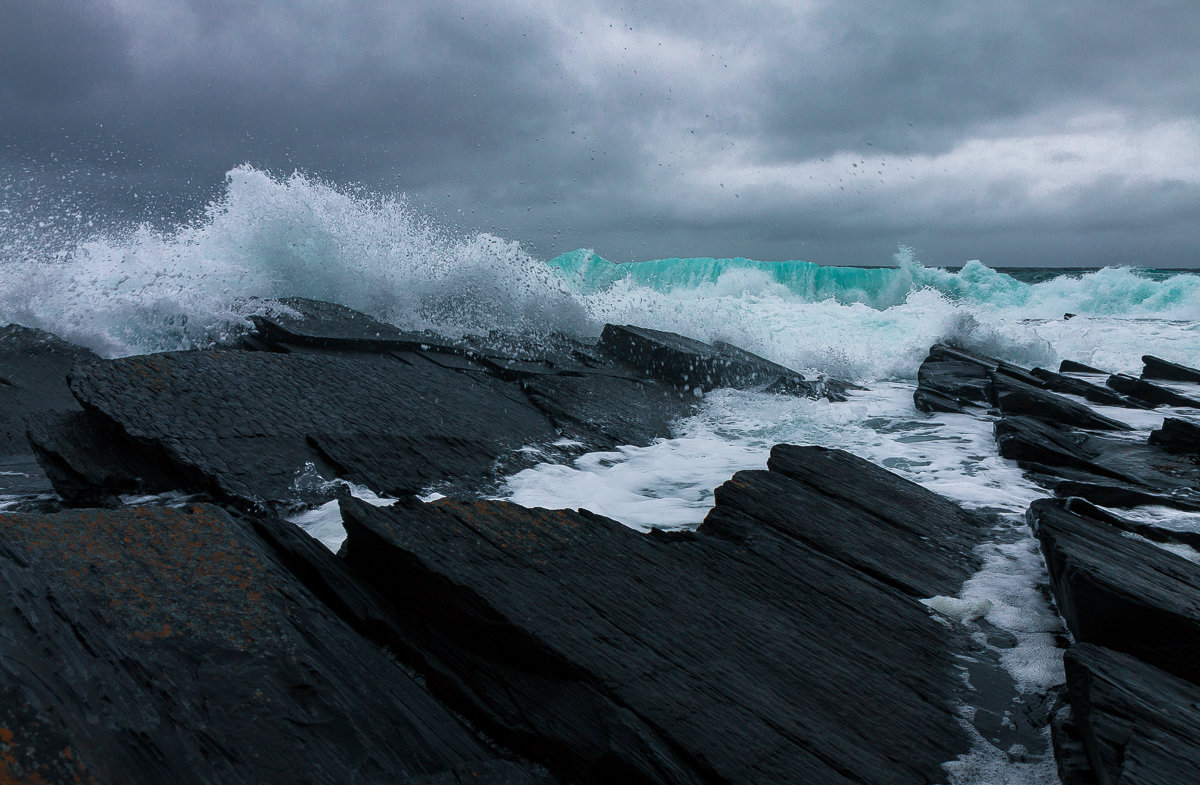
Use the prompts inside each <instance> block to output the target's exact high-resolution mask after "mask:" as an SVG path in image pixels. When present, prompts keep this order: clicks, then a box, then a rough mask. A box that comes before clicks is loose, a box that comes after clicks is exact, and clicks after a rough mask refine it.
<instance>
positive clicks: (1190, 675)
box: [1029, 499, 1200, 682]
mask: <svg viewBox="0 0 1200 785" xmlns="http://www.w3.org/2000/svg"><path fill="white" fill-rule="evenodd" d="M1029 523H1030V526H1031V527H1033V529H1034V532H1035V533H1036V535H1037V538H1038V540H1039V541H1040V542H1041V545H1042V553H1043V554H1044V555H1045V558H1046V566H1047V568H1048V569H1049V571H1050V581H1051V587H1052V589H1053V591H1054V598H1055V601H1056V602H1057V604H1058V609H1059V611H1060V612H1061V613H1062V615H1063V618H1064V619H1065V620H1066V622H1067V626H1068V627H1069V628H1070V630H1071V632H1072V634H1073V635H1074V636H1075V640H1076V641H1079V642H1082V643H1094V644H1096V645H1099V646H1105V647H1107V648H1111V649H1116V650H1117V651H1122V652H1125V653H1127V654H1131V655H1133V656H1135V657H1137V658H1138V659H1141V660H1143V661H1144V662H1146V663H1149V664H1151V665H1153V666H1155V667H1157V668H1161V669H1163V670H1165V671H1168V672H1170V673H1172V674H1174V675H1176V676H1179V677H1180V678H1184V679H1187V680H1189V681H1192V682H1195V681H1197V680H1198V679H1200V565H1198V564H1195V563H1193V562H1190V561H1188V560H1187V559H1184V558H1182V557H1180V556H1176V555H1175V554H1173V553H1170V552H1169V551H1165V550H1163V549H1162V548H1159V547H1158V546H1156V545H1153V544H1151V543H1148V542H1144V541H1141V540H1138V539H1134V538H1131V537H1129V536H1127V535H1125V534H1123V533H1122V532H1121V531H1119V530H1118V529H1116V528H1115V527H1113V526H1112V525H1110V524H1109V523H1107V522H1105V521H1102V520H1097V519H1095V518H1089V517H1084V516H1083V515H1081V514H1080V513H1079V508H1075V509H1074V510H1072V509H1069V508H1068V505H1067V503H1066V502H1064V501H1063V500H1061V499H1044V500H1039V501H1037V502H1034V504H1033V505H1032V506H1031V507H1030V508H1029Z"/></svg>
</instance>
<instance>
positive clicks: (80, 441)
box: [27, 410, 185, 507]
mask: <svg viewBox="0 0 1200 785" xmlns="http://www.w3.org/2000/svg"><path fill="white" fill-rule="evenodd" d="M27 425H28V429H29V431H28V432H29V441H30V443H31V444H32V445H33V448H34V451H35V453H36V454H37V459H38V461H39V462H40V464H41V466H42V469H43V470H44V471H45V472H46V475H47V476H48V477H49V478H50V479H51V481H52V482H53V483H54V489H55V490H56V491H57V492H58V494H59V495H60V496H62V498H63V501H64V502H65V503H66V504H67V505H68V506H72V507H89V506H93V507H106V506H112V505H115V504H117V503H118V502H117V498H116V497H117V495H118V494H152V493H161V492H163V491H168V490H172V489H174V488H180V487H183V486H184V485H185V481H184V480H182V479H181V478H179V477H177V476H175V475H173V474H172V473H171V471H170V465H171V464H170V461H168V460H166V459H165V456H164V455H163V454H162V451H161V450H154V449H145V448H143V447H142V446H141V445H138V444H135V443H133V442H132V441H131V440H130V439H129V437H128V436H126V435H125V433H123V432H122V431H121V429H120V428H118V427H117V426H116V425H115V424H114V423H112V422H111V421H107V420H105V419H103V418H99V417H91V416H88V414H87V413H85V412H83V411H78V410H76V411H51V412H39V413H36V414H31V415H30V416H29V419H28V422H27Z"/></svg>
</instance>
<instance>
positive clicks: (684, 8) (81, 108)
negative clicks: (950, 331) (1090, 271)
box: [0, 0, 1200, 264]
mask: <svg viewBox="0 0 1200 785" xmlns="http://www.w3.org/2000/svg"><path fill="white" fill-rule="evenodd" d="M0 2H2V3H3V7H4V9H5V10H4V19H3V21H4V24H0V97H2V98H3V101H4V104H5V106H4V112H3V116H2V118H0V140H2V144H3V147H2V148H0V156H2V157H3V158H2V160H0V169H3V171H5V172H8V173H9V175H8V176H14V177H15V176H17V175H13V174H11V173H12V172H14V171H24V172H28V171H36V172H41V173H42V174H43V176H44V177H47V178H54V177H61V172H63V171H67V172H74V173H75V175H74V176H73V177H72V178H67V179H69V180H70V181H71V187H72V188H75V189H77V190H85V191H86V190H88V189H92V190H94V191H96V192H97V193H101V192H102V193H103V194H104V196H103V199H106V200H107V201H108V203H109V206H110V207H111V208H112V209H114V210H115V209H121V210H127V211H130V214H134V213H135V212H136V210H135V209H134V207H135V206H136V207H138V208H139V209H141V210H143V212H145V211H149V212H153V211H154V210H155V209H158V210H160V211H162V210H168V211H169V210H178V209H183V208H187V207H189V206H190V207H192V208H195V207H196V206H197V205H199V204H202V203H203V202H204V201H205V200H207V199H209V198H211V197H212V196H213V195H214V194H215V193H216V192H217V189H218V188H219V186H220V183H221V181H222V177H223V174H224V172H225V171H226V170H228V169H229V168H230V167H232V166H234V165H237V164H239V163H242V162H250V163H252V164H254V165H256V166H259V167H263V168H268V169H270V170H272V171H276V172H279V173H282V174H286V173H288V172H290V171H292V170H293V169H297V168H298V169H302V170H305V171H308V172H312V173H315V174H318V175H321V176H323V177H326V178H329V179H331V180H334V181H337V182H362V183H365V184H367V185H368V186H369V187H372V188H375V189H378V190H382V191H399V190H404V191H407V192H409V193H411V194H412V195H413V196H414V197H416V198H417V200H418V201H419V202H420V203H422V204H424V205H426V206H427V207H428V208H429V209H435V210H438V211H442V212H444V213H445V214H447V215H451V216H454V217H455V219H456V220H459V221H461V223H462V225H463V227H464V228H465V229H489V230H495V231H497V232H500V233H502V234H504V235H506V236H508V237H512V238H515V239H519V240H521V241H522V242H525V243H527V244H528V245H529V246H530V247H532V248H533V249H534V250H535V251H537V252H539V253H543V254H548V253H555V252H558V251H561V250H566V249H568V248H571V247H575V246H580V245H581V246H590V247H594V248H596V250H597V251H599V252H600V253H602V254H604V255H606V256H609V257H611V258H616V259H627V258H645V257H650V256H658V255H688V254H696V255H699V254H712V255H725V254H740V255H747V256H757V257H761V258H796V257H799V258H811V259H814V260H816V261H824V262H838V263H847V262H854V261H859V262H863V263H882V262H886V260H887V259H888V257H889V256H890V254H891V252H892V251H893V250H894V249H895V247H896V245H897V244H898V243H910V244H913V245H914V246H916V247H917V250H918V252H919V253H920V254H921V255H922V256H923V257H925V258H928V259H931V260H933V261H936V262H938V263H943V264H955V263H961V262H962V261H964V260H965V259H968V258H973V257H979V258H983V259H984V261H987V262H989V263H997V264H1006V263H1007V264H1016V263H1023V262H1024V263H1030V264H1037V263H1050V262H1055V261H1057V262H1060V263H1064V264H1079V263H1086V261H1087V260H1091V261H1093V262H1095V263H1119V262H1122V261H1142V262H1147V261H1149V262H1154V263H1196V262H1197V260H1198V258H1200V257H1198V256H1197V250H1198V249H1200V238H1198V237H1197V231H1196V230H1195V229H1194V228H1193V227H1192V220H1191V216H1193V215H1194V214H1195V213H1194V210H1195V208H1196V205H1197V202H1198V201H1200V200H1198V198H1197V195H1198V194H1200V160H1198V159H1197V157H1198V155H1200V153H1198V152H1197V143H1198V142H1200V127H1198V126H1197V117H1200V49H1198V48H1197V47H1196V46H1195V44H1194V42H1195V41H1196V40H1200V12H1197V11H1195V10H1194V5H1193V4H1191V3H1188V2H1178V3H1174V2H1157V3H1145V4H1128V3H1118V2H1113V1H1112V0H1105V1H1104V2H1096V3H1092V2H1087V3H1085V2H1077V3H1035V2H1025V1H1024V0H1020V1H1018V0H1012V1H1011V2H996V3H987V4H983V3H962V2H949V0H944V1H943V0H936V1H935V2H930V3H922V4H920V5H919V6H918V5H914V4H911V3H900V2H894V1H892V2H885V0H874V1H873V2H864V3H853V4H849V3H835V2H832V1H829V2H824V1H822V2H810V3H794V2H780V3H775V4H772V3H763V2H754V3H736V2H728V1H726V2H720V3H718V2H707V3H704V2H702V3H694V2H693V3H655V4H647V5H646V6H645V7H636V8H619V7H616V6H610V5H609V4H606V3H599V2H587V1H586V0H576V1H575V2H559V3H554V2H540V3H525V4H511V3H506V4H500V3H484V2H465V3H447V2H437V3H434V2H411V3H402V4H401V3H392V2H384V1H383V0H343V1H342V2H324V1H322V2H317V1H316V0H291V1H289V2H283V0H262V1H261V2H256V3H239V2H230V1H227V0H219V1H218V0H205V2H200V0H196V1H195V2H185V1H184V0H175V1H173V2H172V1H170V0H108V1H107V2H102V1H101V0H95V2H87V1H86V0H42V1H41V2H38V3H28V2H16V0H0ZM1176 158H1177V160H1176ZM134 194H137V197H136V199H137V200H140V201H139V202H138V204H137V205H134V204H133V201H131V200H134V196H133V195H134ZM147 195H150V196H149V197H148V196H147ZM150 197H153V198H150ZM97 198H99V197H97ZM164 206H165V207H164ZM1098 237H1107V238H1109V239H1110V242H1108V243H1098V241H1097V238H1098ZM1147 254H1157V255H1158V256H1159V257H1162V258H1160V259H1155V260H1147V259H1143V258H1141V257H1144V256H1146V255H1147ZM1134 257H1137V258H1136V259H1135V258H1134Z"/></svg>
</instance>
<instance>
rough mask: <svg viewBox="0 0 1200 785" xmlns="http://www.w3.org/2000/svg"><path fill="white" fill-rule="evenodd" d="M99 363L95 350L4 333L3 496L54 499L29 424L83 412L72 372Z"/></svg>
mask: <svg viewBox="0 0 1200 785" xmlns="http://www.w3.org/2000/svg"><path fill="white" fill-rule="evenodd" d="M95 359H98V358H97V356H96V355H95V354H94V353H93V352H92V351H91V350H89V349H85V348H83V347H82V346H76V345H74V344H72V343H68V342H67V341H64V340H63V339H61V338H59V337H58V336H56V335H53V334H51V333H48V332H45V331H44V330H37V329H33V328H30V327H22V326H20V325H17V324H10V325H7V326H6V327H3V328H0V495H12V496H16V495H22V496H28V497H31V498H32V497H39V496H40V497H46V496H52V495H53V493H52V490H53V486H52V484H51V482H50V480H49V478H47V476H46V474H45V472H44V471H43V470H42V468H41V467H40V465H39V463H38V461H37V458H36V456H35V455H34V451H33V448H32V447H31V445H30V444H29V441H28V438H27V436H26V420H27V418H29V417H30V416H32V415H36V414H40V413H43V412H51V411H67V412H78V411H79V410H80V407H79V403H78V402H77V401H76V400H75V397H74V396H73V395H71V391H70V389H69V388H68V387H67V372H68V371H70V369H71V367H72V366H74V365H75V364H76V363H79V362H86V361H88V360H95ZM51 506H53V503H52V504H51Z"/></svg>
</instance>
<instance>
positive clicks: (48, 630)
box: [0, 505, 552, 785]
mask: <svg viewBox="0 0 1200 785" xmlns="http://www.w3.org/2000/svg"><path fill="white" fill-rule="evenodd" d="M284 525H287V524H284ZM301 536H303V535H301ZM326 555H327V556H328V558H330V559H332V558H333V557H332V555H329V554H326ZM0 630H2V631H3V632H2V634H0V696H2V697H3V700H0V781H4V782H22V783H24V782H28V783H33V782H45V783H68V782H98V783H146V784H147V785H160V783H164V782H172V783H257V782H294V783H329V784H330V785H333V784H334V783H346V782H363V783H368V782H371V783H383V782H408V783H433V782H439V783H441V782H445V783H454V782H476V781H478V782H489V783H495V785H501V784H502V783H511V784H512V785H517V784H518V783H542V784H543V785H549V783H550V782H552V780H551V779H550V778H549V776H548V775H546V774H545V772H544V770H542V769H540V768H538V767H535V766H532V765H531V764H526V763H521V762H519V761H516V760H510V759H505V758H503V757H501V756H500V755H499V754H498V753H497V752H496V751H495V750H493V749H492V748H490V747H489V746H487V745H486V744H485V743H483V742H482V741H481V740H480V739H479V738H478V737H477V736H476V735H475V734H474V733H473V732H472V731H471V730H470V729H469V728H467V727H465V726H464V725H463V724H462V723H461V722H460V721H459V720H458V719H457V718H456V717H454V716H453V715H452V714H451V713H449V712H447V711H446V709H445V708H444V707H442V706H441V705H439V704H438V703H437V702H436V701H434V700H433V699H432V698H430V696H429V695H428V694H427V693H426V692H425V690H424V689H423V688H422V687H421V686H420V685H419V684H418V683H417V682H416V681H415V680H414V679H413V678H412V676H410V675H409V674H408V673H407V672H405V670H403V669H402V668H401V667H400V666H399V665H397V664H396V662H395V661H394V660H392V659H391V658H389V657H388V656H386V655H385V654H384V653H383V652H382V651H380V650H379V649H378V648H377V647H376V646H374V645H373V644H371V643H369V642H367V641H366V640H364V639H363V638H361V637H360V636H358V635H357V634H355V633H354V632H353V631H352V630H351V629H350V628H349V627H348V626H346V624H345V623H343V622H342V621H341V620H340V619H338V618H337V617H336V616H335V615H334V613H333V612H331V610H330V609H329V608H328V607H327V606H326V605H325V604H324V603H323V602H322V601H320V600H319V599H318V598H317V597H316V596H315V595H314V594H313V593H312V592H310V591H309V590H308V589H307V588H306V587H305V586H303V585H302V584H301V583H299V582H298V581H297V580H296V579H295V578H294V577H293V575H292V573H291V572H290V571H289V570H288V569H287V568H286V567H285V566H284V565H283V563H282V562H281V560H280V558H279V557H278V556H277V555H276V553H275V552H274V551H273V550H272V549H271V548H269V547H268V546H267V545H266V543H265V542H264V541H263V540H262V539H260V538H259V537H258V536H257V535H256V534H255V531H254V529H253V528H252V527H251V526H250V525H248V524H247V523H246V522H244V521H237V520H234V519H233V518H231V517H230V516H229V515H227V514H226V513H224V512H223V511H221V510H220V509H218V508H215V507H212V506H207V505H199V506H195V507H191V508H187V509H176V508H171V507H157V508H149V507H134V508H126V509H122V510H72V511H67V512H62V513H58V514H28V515H26V514H23V515H0Z"/></svg>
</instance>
